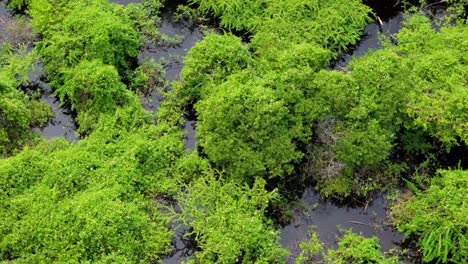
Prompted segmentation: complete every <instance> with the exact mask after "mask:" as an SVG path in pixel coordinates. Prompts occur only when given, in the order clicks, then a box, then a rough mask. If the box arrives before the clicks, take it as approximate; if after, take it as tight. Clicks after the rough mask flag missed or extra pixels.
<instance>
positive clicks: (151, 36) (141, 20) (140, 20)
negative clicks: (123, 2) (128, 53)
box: [117, 0, 165, 45]
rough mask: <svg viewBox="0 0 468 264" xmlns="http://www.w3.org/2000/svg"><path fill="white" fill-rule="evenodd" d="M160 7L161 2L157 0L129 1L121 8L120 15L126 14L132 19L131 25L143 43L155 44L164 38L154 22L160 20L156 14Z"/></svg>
mask: <svg viewBox="0 0 468 264" xmlns="http://www.w3.org/2000/svg"><path fill="white" fill-rule="evenodd" d="M161 7H162V3H161V1H159V0H143V1H141V2H140V3H130V4H128V5H127V6H126V7H122V9H121V11H122V15H124V16H128V17H129V18H130V20H131V21H133V24H134V26H133V27H134V28H135V29H136V30H137V32H138V37H139V38H140V42H141V43H142V44H144V45H150V44H151V43H153V44H155V43H158V42H159V41H160V40H161V39H163V38H165V37H164V35H162V34H161V33H160V32H159V29H158V28H157V27H155V23H157V22H159V21H160V19H159V16H158V15H159V9H160V8H161ZM117 13H119V9H117Z"/></svg>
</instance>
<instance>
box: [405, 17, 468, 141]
mask: <svg viewBox="0 0 468 264" xmlns="http://www.w3.org/2000/svg"><path fill="white" fill-rule="evenodd" d="M467 36H468V25H467V24H466V23H464V24H458V25H456V26H446V27H443V28H441V30H440V32H435V31H434V30H433V29H431V26H430V22H429V20H428V19H427V18H426V17H424V16H423V15H415V16H413V17H411V18H410V19H408V21H407V22H406V24H405V28H404V29H402V30H401V32H400V33H399V34H398V38H399V40H400V42H401V44H400V45H399V47H398V51H401V52H404V53H408V58H407V63H408V67H410V68H411V69H412V71H411V74H409V75H408V76H407V79H408V80H407V82H410V83H411V84H412V85H413V87H414V88H413V89H411V90H410V93H409V95H408V97H409V102H408V104H407V112H408V115H409V116H410V117H411V118H412V119H413V124H414V125H415V126H417V127H421V128H423V129H424V130H425V131H427V132H429V133H430V134H431V135H432V136H434V137H436V138H438V139H439V140H440V141H442V142H443V143H445V144H446V145H447V147H450V146H452V145H456V144H458V142H459V140H460V141H463V142H465V143H467V142H468V138H467V135H468V122H467V120H468V109H467V105H468V90H467V89H466V87H467V85H468V82H467V80H468V79H467V72H468V66H467V65H466V63H465V61H466V60H467V55H466V54H467V51H468V47H467V46H466V41H467Z"/></svg>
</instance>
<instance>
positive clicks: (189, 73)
mask: <svg viewBox="0 0 468 264" xmlns="http://www.w3.org/2000/svg"><path fill="white" fill-rule="evenodd" d="M252 63H253V60H252V57H251V55H250V53H249V51H248V49H247V47H246V46H245V45H242V43H241V40H240V39H239V38H238V37H236V36H234V35H231V34H225V35H218V34H215V33H211V34H208V35H206V36H205V37H204V38H203V40H201V41H199V42H197V43H196V44H195V45H194V46H193V47H192V48H191V49H190V51H189V52H188V53H187V56H186V57H185V60H184V64H185V66H184V68H183V69H182V72H181V79H182V80H183V82H184V85H185V86H186V89H185V90H186V93H187V94H188V96H189V97H190V98H191V99H192V100H196V99H198V98H200V97H201V96H204V95H207V94H209V91H203V89H208V87H209V86H210V85H211V84H213V85H215V84H220V83H222V82H223V81H225V80H226V78H227V77H228V76H229V75H231V74H234V73H237V72H240V71H242V70H244V69H247V68H248V67H249V66H250V65H252ZM207 86H208V87H207Z"/></svg>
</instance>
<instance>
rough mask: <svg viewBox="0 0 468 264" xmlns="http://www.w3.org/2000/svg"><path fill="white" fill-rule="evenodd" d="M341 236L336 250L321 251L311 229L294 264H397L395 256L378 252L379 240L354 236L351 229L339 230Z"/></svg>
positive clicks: (319, 243)
mask: <svg viewBox="0 0 468 264" xmlns="http://www.w3.org/2000/svg"><path fill="white" fill-rule="evenodd" d="M341 232H342V234H341V235H340V236H338V237H337V239H338V248H336V249H333V248H329V249H328V250H327V251H324V250H323V245H322V244H321V242H320V241H319V239H318V235H317V232H315V231H314V230H313V229H312V228H311V229H310V231H309V238H308V239H307V240H305V241H302V242H301V243H300V244H299V248H300V249H301V252H300V254H299V256H298V257H297V258H296V260H295V263H296V264H301V263H329V264H345V263H353V264H358V263H362V264H364V263H378V264H399V263H401V262H400V261H399V260H398V257H397V256H393V257H387V256H386V253H383V252H382V251H381V250H380V245H379V240H378V239H377V238H376V237H371V238H366V237H364V236H362V235H361V234H360V235H358V234H355V233H353V232H352V229H348V230H341Z"/></svg>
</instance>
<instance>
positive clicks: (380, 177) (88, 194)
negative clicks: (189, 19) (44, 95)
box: [0, 0, 468, 263]
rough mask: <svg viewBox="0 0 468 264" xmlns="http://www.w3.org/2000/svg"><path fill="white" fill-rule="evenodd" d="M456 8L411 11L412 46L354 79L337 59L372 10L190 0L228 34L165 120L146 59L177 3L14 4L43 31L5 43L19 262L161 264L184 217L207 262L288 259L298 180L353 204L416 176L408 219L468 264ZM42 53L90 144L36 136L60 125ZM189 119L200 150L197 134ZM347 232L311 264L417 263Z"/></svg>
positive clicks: (207, 42) (191, 62) (11, 208)
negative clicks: (33, 81) (37, 87)
mask: <svg viewBox="0 0 468 264" xmlns="http://www.w3.org/2000/svg"><path fill="white" fill-rule="evenodd" d="M446 2H447V4H448V5H449V7H450V8H449V9H448V10H449V12H453V13H452V14H453V15H454V16H456V17H457V19H454V20H452V21H450V20H447V21H445V22H443V23H442V24H441V28H440V29H439V30H435V29H433V27H432V26H431V20H430V19H429V18H428V17H427V16H426V15H425V14H424V13H421V12H417V11H414V10H413V12H408V13H407V15H406V18H405V22H404V25H403V28H402V29H401V30H400V32H399V33H398V34H396V35H395V36H393V38H394V39H396V40H398V44H397V45H395V44H392V43H391V42H390V40H386V39H384V38H383V39H382V41H383V43H384V48H383V49H381V50H376V51H370V52H368V53H367V54H366V55H365V56H363V57H361V58H356V59H353V60H352V62H351V63H350V64H349V65H348V66H347V67H346V68H345V69H343V70H340V71H338V70H330V69H327V66H328V65H330V63H331V62H332V61H333V60H334V59H336V58H337V57H338V56H339V55H340V54H341V53H342V52H344V51H346V50H347V49H348V48H349V47H350V46H351V45H354V44H356V43H357V41H358V40H359V38H360V35H361V32H362V29H363V28H364V26H365V25H366V24H367V23H369V22H370V21H371V20H372V17H373V16H374V15H373V14H372V11H371V9H370V8H369V7H368V6H366V5H364V4H363V3H362V2H361V1H360V0H322V1H318V0H289V1H273V0H255V1H254V0H244V1H222V0H211V1H208V0H193V1H190V4H189V6H186V7H185V10H191V12H192V14H197V15H198V16H206V17H212V18H217V19H219V23H220V26H221V27H223V28H224V29H225V30H226V32H225V33H222V34H219V33H214V32H209V31H208V32H207V33H206V35H205V36H204V38H203V40H201V41H199V42H197V43H196V44H195V46H194V47H193V48H192V49H191V50H190V51H189V52H188V54H187V56H186V57H185V58H184V68H183V69H182V72H181V76H180V77H181V78H180V81H176V82H173V83H172V84H171V89H168V90H169V91H168V92H162V93H163V94H162V95H163V97H164V101H163V102H162V104H161V106H160V107H159V109H158V111H157V113H156V114H154V113H151V112H149V111H146V110H144V108H143V107H142V106H141V103H140V100H139V96H140V93H148V92H151V91H152V90H154V87H155V86H157V85H160V84H164V83H165V82H164V81H161V80H160V76H159V74H160V73H161V72H162V69H161V66H160V65H157V63H156V62H155V61H154V60H153V61H151V60H139V58H138V56H139V50H140V49H143V48H145V47H146V45H149V44H153V45H162V44H163V42H164V41H168V40H169V38H168V37H166V36H164V35H163V34H160V33H159V31H158V29H157V28H156V27H155V23H157V22H158V21H159V17H158V14H159V10H160V8H161V7H162V6H163V4H164V3H161V2H160V1H159V0H143V1H141V3H139V4H129V5H128V6H122V5H118V4H113V3H109V2H108V1H105V0H80V1H68V0H63V1H59V0H30V1H22V0H19V1H16V0H13V1H9V3H8V5H9V7H11V8H13V9H16V10H17V11H19V12H23V14H25V15H24V17H30V20H28V19H25V18H22V19H21V20H19V21H18V22H17V23H18V25H22V27H29V26H31V27H32V29H33V30H34V32H35V34H37V36H36V37H35V42H34V48H33V49H32V50H31V49H28V45H29V46H32V45H31V44H32V43H30V42H29V41H30V39H31V38H28V39H27V40H23V39H22V38H20V37H19V36H18V37H17V38H16V39H10V40H9V39H7V40H5V41H3V42H2V43H1V49H0V94H1V98H0V142H1V145H0V155H1V159H0V258H1V261H4V262H5V263H7V262H8V263H9V262H12V263H48V262H58V263H65V262H66V263H81V262H88V263H153V262H158V261H161V259H162V258H163V257H164V256H165V255H167V254H169V253H170V252H171V241H172V237H173V236H174V231H175V228H176V227H174V224H183V225H184V226H185V227H186V228H188V232H187V236H188V237H190V238H191V239H192V240H193V241H194V242H195V243H196V252H195V253H194V254H193V255H192V256H190V257H189V258H188V259H187V262H188V263H283V262H284V261H285V257H286V256H287V255H288V251H287V250H286V249H284V248H282V247H281V245H280V243H279V232H278V230H277V225H276V223H275V220H278V219H275V213H277V212H280V213H281V212H283V211H286V209H284V207H285V206H287V199H290V198H291V197H293V195H292V192H293V191H294V190H290V189H288V182H290V181H291V179H294V180H299V181H301V182H300V184H311V185H312V186H313V187H315V189H317V190H318V191H319V192H320V193H321V194H322V196H323V197H333V198H336V199H340V200H345V199H346V198H349V197H351V196H359V197H371V194H372V193H373V192H376V191H381V190H390V189H393V188H396V187H397V186H398V185H399V184H402V183H404V184H406V185H408V186H410V187H411V190H412V192H414V195H407V196H408V197H409V198H408V197H407V199H401V202H400V203H399V204H397V205H396V206H395V207H394V209H393V211H392V219H393V221H394V224H395V226H396V227H397V228H398V229H399V230H400V231H402V232H405V233H406V234H407V235H412V236H413V237H415V241H417V243H418V246H419V247H420V248H421V253H422V260H423V261H425V262H430V261H440V262H443V263H446V262H453V263H465V262H466V261H467V256H468V244H467V243H468V242H467V241H468V240H467V230H468V228H467V221H466V215H468V208H467V205H466V202H465V201H466V198H467V197H466V189H467V183H468V178H467V173H466V170H463V168H462V167H458V168H457V167H451V168H447V165H446V164H444V160H443V156H444V155H446V154H447V153H448V154H452V155H453V153H451V151H453V149H454V148H457V147H458V148H466V147H467V145H468V66H467V60H468V57H467V54H468V46H467V43H468V39H467V38H468V32H467V31H468V25H467V21H466V20H464V15H465V13H464V10H465V9H464V7H466V2H464V1H446ZM421 3H422V6H424V5H430V4H431V3H426V2H421ZM451 18H453V16H452V17H451ZM18 32H21V31H18ZM239 32H243V35H244V37H246V38H248V40H247V42H248V43H246V41H242V39H241V38H240V37H239V36H237V35H238V33H239ZM169 41H170V40H169ZM38 60H40V61H41V62H42V63H43V65H44V67H43V68H44V71H45V76H44V79H45V80H46V81H47V82H48V84H49V85H50V86H51V87H52V89H53V90H54V93H55V95H56V96H57V97H58V98H59V99H60V101H61V103H62V104H63V105H68V106H69V107H70V108H71V110H72V111H73V112H74V116H75V121H76V123H77V125H78V126H79V129H78V131H77V133H79V135H80V140H79V142H74V143H70V142H67V141H65V140H63V139H52V140H45V139H41V138H40V137H39V136H38V135H36V134H35V133H33V132H32V130H31V128H32V127H40V126H42V125H44V124H45V123H47V121H48V119H49V118H50V117H51V111H50V109H49V107H48V106H47V104H46V103H44V102H42V101H40V100H38V98H37V97H38V96H37V94H36V93H34V92H31V91H27V89H26V90H25V89H24V88H25V87H28V85H29V83H30V76H31V75H32V73H33V69H34V67H35V66H36V65H37V63H38ZM153 92H154V91H153ZM160 92H161V91H160ZM190 108H193V110H194V111H195V113H196V118H197V138H198V143H197V147H198V148H197V150H195V151H188V150H185V149H184V142H183V132H182V129H181V128H182V126H183V123H184V119H183V116H184V113H185V111H186V110H187V109H190ZM441 167H443V169H445V170H442V171H439V172H436V171H437V169H439V168H441ZM297 175H300V176H301V177H297ZM278 208H279V209H278ZM282 208H283V209H282ZM272 210H273V211H274V212H275V213H272ZM280 217H281V216H280ZM337 239H338V245H337V248H330V249H327V250H324V249H323V246H322V244H321V243H320V241H319V240H318V236H317V234H316V233H315V232H313V231H311V232H310V239H309V240H307V241H303V242H302V243H300V245H299V248H300V249H301V253H300V254H299V256H298V257H297V259H296V263H307V262H311V261H315V262H320V263H398V262H399V259H398V256H388V255H386V254H384V253H382V252H381V250H380V246H379V244H378V240H377V239H376V238H365V237H363V236H361V235H357V234H355V233H353V232H352V231H351V230H347V231H343V234H342V235H341V236H339V237H338V238H337Z"/></svg>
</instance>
